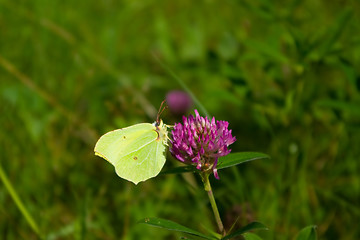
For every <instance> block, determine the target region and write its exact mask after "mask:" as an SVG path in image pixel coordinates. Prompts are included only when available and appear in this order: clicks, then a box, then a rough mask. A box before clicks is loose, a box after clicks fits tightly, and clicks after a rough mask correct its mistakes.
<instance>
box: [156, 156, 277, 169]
mask: <svg viewBox="0 0 360 240" xmlns="http://www.w3.org/2000/svg"><path fill="white" fill-rule="evenodd" d="M267 158H270V157H269V155H266V154H264V153H259V152H238V153H230V154H229V155H226V156H224V157H221V158H219V160H218V164H217V169H223V168H227V167H231V166H235V165H238V164H241V163H245V162H250V161H253V160H257V159H267ZM185 172H199V170H198V169H197V168H196V167H195V166H192V165H187V166H182V167H176V168H172V169H169V170H166V171H163V172H161V174H178V173H185Z"/></svg>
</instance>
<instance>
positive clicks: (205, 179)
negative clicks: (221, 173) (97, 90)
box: [201, 173, 226, 236]
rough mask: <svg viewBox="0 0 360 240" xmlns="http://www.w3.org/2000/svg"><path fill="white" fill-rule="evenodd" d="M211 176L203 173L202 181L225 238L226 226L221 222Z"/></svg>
mask: <svg viewBox="0 0 360 240" xmlns="http://www.w3.org/2000/svg"><path fill="white" fill-rule="evenodd" d="M209 176H210V174H209V173H202V174H201V178H202V181H203V183H204V188H205V191H206V192H207V194H208V197H209V200H210V204H211V208H212V210H213V212H214V216H215V220H216V223H217V225H218V228H219V231H220V233H221V235H222V236H225V234H226V232H225V229H224V225H223V223H222V221H221V218H220V214H219V210H218V208H217V205H216V201H215V197H214V194H213V191H212V189H211V185H210V181H209Z"/></svg>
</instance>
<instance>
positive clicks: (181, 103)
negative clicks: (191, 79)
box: [166, 90, 193, 115]
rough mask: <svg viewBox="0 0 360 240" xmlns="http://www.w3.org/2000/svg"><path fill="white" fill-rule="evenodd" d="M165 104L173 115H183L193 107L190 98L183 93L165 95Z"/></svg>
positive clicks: (176, 91) (175, 92)
mask: <svg viewBox="0 0 360 240" xmlns="http://www.w3.org/2000/svg"><path fill="white" fill-rule="evenodd" d="M166 103H167V105H168V106H169V110H170V112H172V113H173V114H174V115H183V114H185V113H186V112H187V111H188V110H189V109H190V108H191V107H192V105H193V102H192V100H191V97H190V96H189V95H188V94H187V93H186V92H184V91H179V90H175V91H170V92H169V93H168V94H167V95H166Z"/></svg>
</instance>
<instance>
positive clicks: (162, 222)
mask: <svg viewBox="0 0 360 240" xmlns="http://www.w3.org/2000/svg"><path fill="white" fill-rule="evenodd" d="M138 223H144V224H148V225H151V226H155V227H160V228H165V229H168V230H171V231H177V232H182V233H187V234H190V235H194V236H197V237H199V238H203V239H209V240H215V239H221V240H227V239H231V238H233V237H236V236H239V235H241V234H243V233H246V232H249V231H252V230H267V227H266V226H265V225H263V224H262V223H259V222H252V223H250V224H248V225H246V226H245V227H242V228H241V229H239V230H237V231H235V232H233V233H231V234H229V235H227V236H225V237H222V238H221V237H215V236H208V235H205V234H203V233H200V232H198V231H196V230H193V229H190V228H188V227H185V226H183V225H180V224H178V223H176V222H173V221H170V220H166V219H161V218H144V219H142V220H140V221H139V222H138Z"/></svg>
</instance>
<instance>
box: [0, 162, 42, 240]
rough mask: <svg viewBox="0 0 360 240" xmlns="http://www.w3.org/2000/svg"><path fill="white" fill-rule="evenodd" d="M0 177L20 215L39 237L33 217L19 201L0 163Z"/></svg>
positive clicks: (38, 230)
mask: <svg viewBox="0 0 360 240" xmlns="http://www.w3.org/2000/svg"><path fill="white" fill-rule="evenodd" d="M0 179H1V181H2V182H3V183H4V185H5V188H6V189H7V190H8V191H9V193H10V196H11V198H12V199H13V200H14V202H15V204H16V206H17V207H18V208H19V210H20V212H21V213H22V215H23V216H24V217H25V219H26V221H27V222H28V224H29V225H30V227H31V228H32V230H33V231H34V232H35V233H36V234H37V235H38V236H39V237H40V238H41V233H40V229H39V227H38V225H37V224H36V222H35V221H34V219H33V218H32V217H31V215H30V213H29V212H28V210H27V209H26V207H25V205H24V204H23V202H22V201H21V199H20V197H19V195H18V194H17V192H16V191H15V189H14V187H13V186H12V185H11V183H10V181H9V179H8V177H7V176H6V174H5V172H4V170H3V168H2V166H1V165H0Z"/></svg>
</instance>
